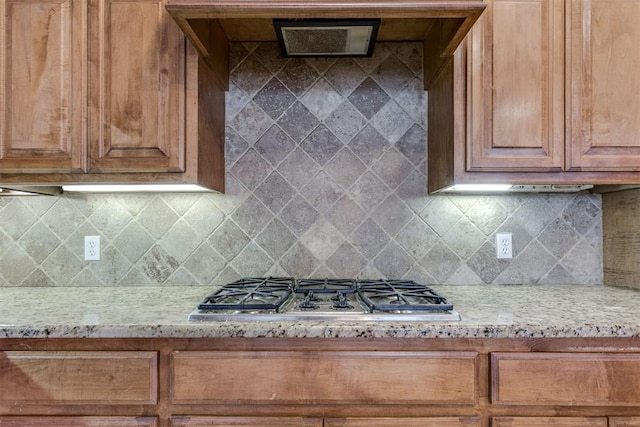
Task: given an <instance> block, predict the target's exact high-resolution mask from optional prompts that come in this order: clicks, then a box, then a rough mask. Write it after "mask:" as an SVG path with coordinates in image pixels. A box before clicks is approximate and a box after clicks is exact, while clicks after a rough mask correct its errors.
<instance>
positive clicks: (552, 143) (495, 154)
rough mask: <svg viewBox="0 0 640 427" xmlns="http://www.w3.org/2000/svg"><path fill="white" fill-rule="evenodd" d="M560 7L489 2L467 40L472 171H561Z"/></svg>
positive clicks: (537, 1)
mask: <svg viewBox="0 0 640 427" xmlns="http://www.w3.org/2000/svg"><path fill="white" fill-rule="evenodd" d="M580 1H582V0H580ZM563 8H564V0H491V1H488V2H487V10H485V12H484V13H483V14H482V16H481V17H480V20H479V22H478V23H477V24H476V25H475V26H474V28H473V30H472V33H471V36H470V38H469V40H468V54H467V61H468V68H467V84H468V87H467V97H468V99H467V102H468V105H467V111H468V117H467V166H466V169H467V170H468V171H510V170H513V171H560V170H561V169H562V167H563V162H564V74H563V73H564V71H563V70H564V25H563Z"/></svg>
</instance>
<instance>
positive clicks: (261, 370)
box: [171, 351, 477, 405]
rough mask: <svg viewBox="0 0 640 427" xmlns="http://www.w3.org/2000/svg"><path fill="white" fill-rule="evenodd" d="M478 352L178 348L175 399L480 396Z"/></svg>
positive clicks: (352, 400)
mask: <svg viewBox="0 0 640 427" xmlns="http://www.w3.org/2000/svg"><path fill="white" fill-rule="evenodd" d="M476 359H477V353H475V352H385V351H379V352H373V351H311V352H295V351H272V352H250V351H244V352H237V351H235V352H234V351H205V352H193V351H189V352H175V353H174V354H173V355H172V381H171V385H172V390H171V394H172V396H173V401H174V402H176V403H197V402H211V403H229V402H237V403H240V402H246V403H249V402H253V403H261V404H269V405H272V404H278V403H281V404H282V403H298V404H312V403H316V404H317V403H333V404H345V403H349V404H357V403H362V404H373V403H379V404H392V403H396V404H407V403H413V404H417V403H421V404H425V403H456V404H469V405H472V404H474V403H475V401H476V396H477V391H476V377H477V374H476Z"/></svg>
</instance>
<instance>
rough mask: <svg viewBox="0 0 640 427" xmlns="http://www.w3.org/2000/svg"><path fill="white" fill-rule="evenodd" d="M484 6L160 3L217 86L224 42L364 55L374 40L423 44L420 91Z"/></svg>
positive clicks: (223, 76)
mask: <svg viewBox="0 0 640 427" xmlns="http://www.w3.org/2000/svg"><path fill="white" fill-rule="evenodd" d="M485 7H486V3H485V1H484V0H393V1H389V0H359V1H353V0H313V1H310V0H277V1H275V0H167V6H166V8H167V10H168V11H169V13H170V14H171V16H172V17H173V19H174V20H175V21H176V23H177V24H178V26H179V27H180V28H181V29H182V31H183V32H184V33H185V35H186V36H187V38H188V39H189V40H190V41H191V43H192V44H193V46H194V47H195V48H196V50H197V51H198V53H199V54H200V57H201V59H202V61H203V63H204V65H206V66H207V67H208V68H210V69H211V70H212V71H213V73H214V75H215V76H216V77H215V79H216V80H217V83H218V85H219V86H220V87H223V88H225V87H226V86H227V84H228V77H229V69H228V68H229V55H228V52H229V51H228V46H229V43H230V42H268V41H273V42H276V41H280V43H281V46H282V49H283V54H284V55H285V56H303V57H304V56H332V57H336V56H363V57H366V56H370V55H371V54H372V53H373V46H374V42H376V41H377V42H405V41H411V42H423V44H424V70H423V72H424V78H423V82H424V85H425V89H427V90H428V89H429V86H430V84H431V83H432V82H433V81H434V80H435V78H436V77H437V76H438V75H439V73H440V72H441V71H442V70H443V69H444V67H445V66H446V64H447V63H448V62H450V60H451V58H452V55H453V53H454V52H455V50H456V48H457V47H458V45H459V44H460V43H461V42H462V40H463V39H464V37H465V36H466V34H467V33H468V32H469V30H471V27H472V26H473V24H474V22H476V20H477V19H478V17H479V16H480V14H481V13H482V12H483V10H484V9H485ZM363 23H364V24H365V25H364V26H363V25H361V24H363ZM345 24H346V25H347V26H344V25H345Z"/></svg>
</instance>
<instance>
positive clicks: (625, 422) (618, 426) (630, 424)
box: [609, 416, 640, 427]
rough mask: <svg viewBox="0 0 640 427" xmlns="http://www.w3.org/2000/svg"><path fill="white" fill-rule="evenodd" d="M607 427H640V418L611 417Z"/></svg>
mask: <svg viewBox="0 0 640 427" xmlns="http://www.w3.org/2000/svg"><path fill="white" fill-rule="evenodd" d="M609 427H640V416H638V417H611V418H609Z"/></svg>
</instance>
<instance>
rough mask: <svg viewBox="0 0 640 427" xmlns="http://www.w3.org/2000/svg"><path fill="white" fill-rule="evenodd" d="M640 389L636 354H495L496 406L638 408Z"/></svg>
mask: <svg viewBox="0 0 640 427" xmlns="http://www.w3.org/2000/svg"><path fill="white" fill-rule="evenodd" d="M523 384H524V385H526V386H523ZM638 384H640V354H636V353H629V354H623V353H492V354H491V401H492V403H493V404H494V405H584V406H638V405H639V404H640V388H639V387H638Z"/></svg>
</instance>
